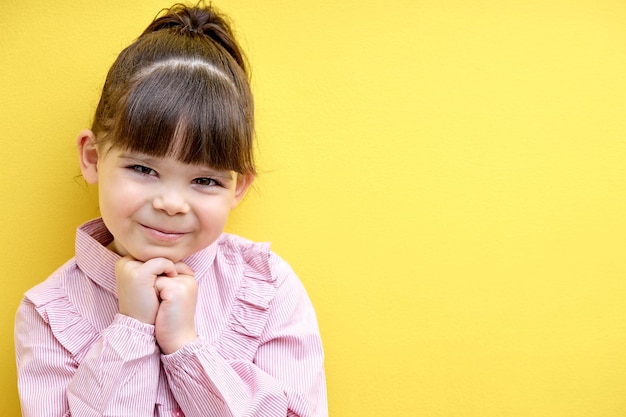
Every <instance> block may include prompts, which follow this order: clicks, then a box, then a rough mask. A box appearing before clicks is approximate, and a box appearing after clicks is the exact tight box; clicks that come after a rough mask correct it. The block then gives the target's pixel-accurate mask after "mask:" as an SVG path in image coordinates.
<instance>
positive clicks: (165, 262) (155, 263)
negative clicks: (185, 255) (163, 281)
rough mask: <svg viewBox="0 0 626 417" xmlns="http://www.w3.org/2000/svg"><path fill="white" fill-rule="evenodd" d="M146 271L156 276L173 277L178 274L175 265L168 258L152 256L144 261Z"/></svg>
mask: <svg viewBox="0 0 626 417" xmlns="http://www.w3.org/2000/svg"><path fill="white" fill-rule="evenodd" d="M144 268H146V271H147V272H149V273H151V274H154V275H156V276H161V275H164V276H166V277H175V276H177V275H178V271H177V270H176V265H174V263H173V262H172V261H170V260H169V259H165V258H153V259H149V260H148V261H146V262H145V263H144Z"/></svg>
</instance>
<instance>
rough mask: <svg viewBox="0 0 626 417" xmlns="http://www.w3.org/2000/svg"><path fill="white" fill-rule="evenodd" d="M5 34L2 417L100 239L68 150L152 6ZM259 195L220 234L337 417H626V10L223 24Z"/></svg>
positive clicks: (613, 0) (439, 9)
mask: <svg viewBox="0 0 626 417" xmlns="http://www.w3.org/2000/svg"><path fill="white" fill-rule="evenodd" d="M10 3H12V4H11V5H6V4H3V5H2V7H1V10H0V18H1V19H0V20H1V21H2V33H1V34H0V89H1V93H0V126H1V133H0V138H1V141H2V142H1V149H2V163H1V164H0V176H1V178H2V180H1V184H0V187H1V188H0V210H1V212H0V222H1V223H0V224H1V229H0V231H1V236H2V243H0V245H1V250H2V255H1V256H2V258H1V259H2V268H1V270H2V279H1V286H2V291H1V292H0V293H1V297H2V298H1V301H2V302H0V331H1V332H2V334H3V335H4V336H3V337H2V338H1V340H0V355H1V360H0V367H1V369H0V375H1V377H0V393H1V394H0V396H2V401H0V403H1V404H2V410H3V411H2V412H1V413H2V415H7V416H8V415H12V416H17V415H18V414H19V405H18V399H17V391H16V388H15V383H16V377H15V363H14V353H13V341H12V331H13V317H14V312H15V309H16V307H17V305H18V303H19V301H20V299H21V296H22V294H23V292H24V291H25V290H27V289H28V288H30V287H31V286H33V285H34V284H36V283H37V282H39V281H41V280H43V279H44V278H46V277H47V276H48V275H49V274H50V273H51V272H52V271H53V270H54V269H56V267H58V266H59V265H60V264H61V263H63V262H64V261H65V260H66V259H68V258H69V257H70V256H72V253H73V237H74V229H75V227H76V226H77V225H78V224H80V223H81V222H82V221H84V220H86V219H88V218H92V217H94V216H96V215H97V204H96V191H95V190H94V189H91V188H88V187H86V186H84V185H83V184H82V183H81V181H80V180H79V179H77V178H76V177H77V175H78V173H79V171H78V165H77V159H76V154H75V150H74V139H75V137H76V134H77V132H78V131H79V130H80V129H81V128H83V127H86V126H88V125H89V123H90V121H91V115H92V113H93V111H94V109H95V106H96V104H97V100H98V95H99V91H100V88H101V86H102V83H103V81H104V76H105V73H106V71H107V69H108V67H109V66H110V64H111V63H112V61H113V59H114V58H115V56H116V54H117V53H118V52H119V51H120V50H121V48H122V47H124V46H126V45H127V44H128V43H129V42H130V41H131V40H132V39H134V38H135V37H136V36H137V35H138V34H139V33H140V31H141V30H142V29H143V28H144V27H145V26H146V25H147V23H148V22H149V21H150V20H151V19H152V17H153V16H154V15H155V13H156V12H157V11H158V10H159V9H160V8H162V7H165V6H169V5H170V3H169V2H166V1H163V0H150V1H141V2H128V1H125V0H111V1H105V2H97V1H96V2H82V1H81V2H77V1H71V2H70V1H64V0H57V1H50V0H46V1H44V0H33V1H27V2H26V1H16V2H10ZM215 3H216V5H217V6H219V7H221V8H222V9H223V10H224V11H226V12H227V13H229V14H230V15H231V16H232V18H233V20H234V22H235V27H236V30H237V32H238V33H239V36H240V39H241V42H242V44H243V45H244V46H245V48H246V50H247V52H248V55H249V58H250V61H251V64H252V69H253V89H254V92H255V95H256V103H257V109H258V111H257V115H258V140H259V153H258V155H259V157H258V159H259V163H260V170H261V172H262V174H261V176H260V177H259V178H258V181H257V182H256V186H255V188H254V189H253V190H252V191H251V192H250V194H249V195H248V197H247V198H246V200H245V202H244V204H243V205H242V206H240V207H239V208H238V209H237V210H236V211H235V212H234V213H233V216H232V217H231V222H230V225H229V227H228V230H229V231H232V232H236V233H239V234H242V235H244V236H247V237H249V238H252V239H255V240H271V241H272V242H273V248H274V249H275V250H276V251H277V252H278V253H279V254H281V255H282V256H283V257H285V258H286V259H287V260H288V261H290V263H291V264H292V265H293V266H294V268H295V269H296V271H297V272H298V273H299V275H300V277H301V279H302V281H303V282H304V284H305V285H306V287H307V289H308V291H309V294H310V296H311V298H312V299H313V302H314V304H315V306H316V308H317V313H318V316H319V321H320V328H321V332H322V336H323V341H324V345H325V349H326V355H327V361H326V364H327V378H328V394H329V407H330V413H331V416H333V417H349V416H360V417H369V416H371V417H378V416H396V415H405V416H406V415H410V416H454V417H457V416H467V417H502V416H516V417H517V416H519V417H522V416H524V417H525V416H549V417H561V416H563V417H577V416H581V417H583V416H584V417H600V416H602V417H605V416H606V417H608V416H616V417H617V416H624V415H626V303H625V301H624V300H625V298H626V260H625V259H626V256H625V252H626V220H625V219H626V168H625V167H626V3H625V2H624V1H623V0H580V1H572V0H557V1H545V0H541V1H539V0H535V1H532V0H531V1H513V0H505V1H500V0H469V1H468V0H436V1H435V0H428V1H426V0H421V1H407V0H404V1H402V0H392V1H389V2H378V1H377V2H374V1H357V0H350V1H347V0H343V1H341V2H339V1H328V0H318V1H306V2H305V1H277V0H273V1H256V0H221V1H219V2H217V1H216V2H215Z"/></svg>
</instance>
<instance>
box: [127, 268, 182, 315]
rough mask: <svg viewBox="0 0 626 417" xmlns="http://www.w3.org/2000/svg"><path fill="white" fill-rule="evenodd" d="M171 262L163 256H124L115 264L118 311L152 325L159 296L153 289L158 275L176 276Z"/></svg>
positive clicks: (176, 273)
mask: <svg viewBox="0 0 626 417" xmlns="http://www.w3.org/2000/svg"><path fill="white" fill-rule="evenodd" d="M176 275H178V271H177V269H176V266H175V264H174V263H173V262H172V261H170V260H167V259H165V258H154V259H150V260H149V261H147V262H140V261H137V260H135V259H134V258H132V257H130V256H124V257H123V258H121V259H120V260H119V261H117V264H116V265H115V279H116V282H117V299H118V302H119V311H120V313H121V314H124V315H126V316H129V317H132V318H135V319H137V320H139V321H141V322H143V323H147V324H155V321H156V315H157V311H158V309H159V297H158V294H157V292H156V290H155V282H156V279H157V277H158V276H176Z"/></svg>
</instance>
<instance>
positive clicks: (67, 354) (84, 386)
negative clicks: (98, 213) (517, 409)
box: [15, 219, 328, 417]
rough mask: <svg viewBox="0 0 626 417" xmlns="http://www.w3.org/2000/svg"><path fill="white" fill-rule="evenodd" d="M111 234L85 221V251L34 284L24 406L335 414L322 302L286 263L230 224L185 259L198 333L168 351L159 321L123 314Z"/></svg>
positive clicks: (27, 310)
mask: <svg viewBox="0 0 626 417" xmlns="http://www.w3.org/2000/svg"><path fill="white" fill-rule="evenodd" d="M111 239H112V236H111V235H110V233H109V232H108V230H107V229H106V227H105V226H104V224H103V223H102V221H101V220H100V219H95V220H92V221H90V222H88V223H85V224H84V225H83V226H81V227H80V228H79V229H78V231H77V236H76V256H75V258H73V259H71V260H70V261H68V262H67V263H66V264H65V265H63V266H62V267H61V268H60V269H59V270H57V271H56V272H55V273H54V274H52V275H51V276H50V277H49V278H48V279H47V280H46V281H44V282H42V283H41V284H39V285H37V286H36V287H34V288H33V289H31V290H30V291H28V292H27V293H26V295H25V298H24V300H23V301H22V303H21V305H20V307H19V309H18V312H17V317H16V324H15V345H16V352H17V367H18V388H19V393H20V400H21V405H22V414H23V416H29V417H35V416H36V417H44V416H50V417H53V416H54V417H67V416H75V417H87V416H89V417H91V416H94V417H95V416H124V417H141V416H146V417H147V416H150V417H154V416H177V417H178V416H181V417H182V416H187V417H208V416H263V417H273V416H302V417H304V416H327V415H328V411H327V401H326V382H325V376H324V364H323V361H324V358H323V351H322V345H321V340H320V335H319V330H318V325H317V319H316V317H315V312H314V310H313V307H312V305H311V302H310V300H309V298H308V296H307V294H306V292H305V290H304V288H303V286H302V284H301V283H300V281H299V280H298V278H297V277H296V275H295V274H294V272H293V271H292V269H291V268H290V267H289V265H288V264H287V263H286V262H285V261H283V260H282V259H281V258H279V257H278V256H277V255H276V254H274V253H273V252H271V251H270V250H269V244H264V243H252V242H250V241H248V240H245V239H243V238H240V237H237V236H234V235H229V234H223V235H222V236H221V237H220V238H219V239H218V240H217V242H215V243H214V244H213V245H211V246H209V247H208V248H206V249H204V250H202V251H200V252H198V253H196V254H194V255H192V256H190V257H189V258H187V259H185V260H184V262H185V263H187V265H189V266H190V267H191V268H192V269H193V270H194V271H195V277H196V279H197V281H198V286H199V288H198V307H197V311H196V328H197V332H198V335H199V337H198V338H197V339H196V340H195V341H193V342H191V343H188V344H187V345H185V346H184V347H182V348H181V349H179V350H178V351H176V352H174V353H172V354H170V355H162V354H161V353H160V351H159V348H158V346H157V344H156V341H155V337H154V326H151V325H148V324H144V323H141V322H139V321H137V320H135V319H132V318H130V317H127V316H123V315H121V314H119V313H118V306H117V298H116V295H115V287H116V286H115V274H114V268H115V262H116V261H117V259H118V258H119V256H118V255H116V254H115V253H113V252H111V251H109V250H107V249H106V248H105V247H104V245H106V244H107V243H109V242H110V241H111Z"/></svg>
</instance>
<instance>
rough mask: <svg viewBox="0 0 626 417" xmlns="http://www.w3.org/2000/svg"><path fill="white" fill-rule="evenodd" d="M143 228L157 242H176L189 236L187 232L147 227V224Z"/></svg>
mask: <svg viewBox="0 0 626 417" xmlns="http://www.w3.org/2000/svg"><path fill="white" fill-rule="evenodd" d="M141 226H142V227H143V229H144V230H145V231H146V232H147V233H148V234H149V235H150V236H152V237H153V238H155V239H157V240H164V241H174V240H177V239H179V238H181V237H183V236H185V235H186V234H187V232H177V231H170V230H161V229H157V228H154V227H151V226H146V225H145V224H142V225H141Z"/></svg>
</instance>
